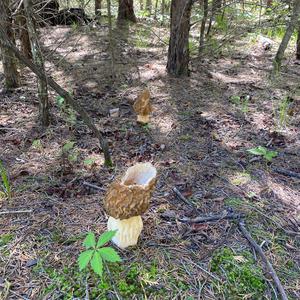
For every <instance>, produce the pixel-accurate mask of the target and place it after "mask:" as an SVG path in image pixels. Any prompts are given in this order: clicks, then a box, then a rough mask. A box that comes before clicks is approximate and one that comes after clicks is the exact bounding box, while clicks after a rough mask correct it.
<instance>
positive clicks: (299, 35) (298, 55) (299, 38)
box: [296, 24, 300, 59]
mask: <svg viewBox="0 0 300 300" xmlns="http://www.w3.org/2000/svg"><path fill="white" fill-rule="evenodd" d="M296 59H300V24H299V25H298V33H297V48H296Z"/></svg>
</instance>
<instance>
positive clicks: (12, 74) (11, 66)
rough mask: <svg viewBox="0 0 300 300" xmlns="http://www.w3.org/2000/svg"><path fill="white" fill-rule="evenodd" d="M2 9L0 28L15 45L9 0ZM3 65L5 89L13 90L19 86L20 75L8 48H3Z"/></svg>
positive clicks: (5, 0) (3, 1)
mask: <svg viewBox="0 0 300 300" xmlns="http://www.w3.org/2000/svg"><path fill="white" fill-rule="evenodd" d="M1 2H2V7H0V28H2V29H3V30H4V31H5V33H6V35H7V37H8V38H9V40H10V41H11V42H12V43H13V44H14V43H15V39H14V34H13V30H12V20H11V17H10V11H9V6H8V5H9V0H2V1H1ZM1 54H2V64H3V71H4V78H5V89H6V90H11V89H14V88H16V87H18V86H19V73H18V70H17V64H16V59H15V56H14V54H13V53H12V52H11V51H10V50H9V49H7V48H4V47H1Z"/></svg>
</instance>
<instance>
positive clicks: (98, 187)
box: [82, 181, 105, 191]
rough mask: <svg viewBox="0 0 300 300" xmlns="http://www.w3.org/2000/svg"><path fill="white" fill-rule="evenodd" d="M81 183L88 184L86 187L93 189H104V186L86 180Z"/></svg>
mask: <svg viewBox="0 0 300 300" xmlns="http://www.w3.org/2000/svg"><path fill="white" fill-rule="evenodd" d="M82 184H83V185H85V186H88V187H90V188H93V189H95V190H98V191H105V189H104V188H102V187H100V186H98V185H95V184H92V183H89V182H86V181H84V182H83V183H82Z"/></svg>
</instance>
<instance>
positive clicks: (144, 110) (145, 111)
mask: <svg viewBox="0 0 300 300" xmlns="http://www.w3.org/2000/svg"><path fill="white" fill-rule="evenodd" d="M133 108H134V111H135V112H136V113H137V114H138V115H149V114H150V113H151V112H152V106H151V104H150V92H149V90H148V89H145V90H144V91H143V92H142V93H141V94H140V95H139V96H138V98H137V99H136V101H135V102H134V104H133Z"/></svg>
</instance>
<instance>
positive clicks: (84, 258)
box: [78, 230, 121, 277]
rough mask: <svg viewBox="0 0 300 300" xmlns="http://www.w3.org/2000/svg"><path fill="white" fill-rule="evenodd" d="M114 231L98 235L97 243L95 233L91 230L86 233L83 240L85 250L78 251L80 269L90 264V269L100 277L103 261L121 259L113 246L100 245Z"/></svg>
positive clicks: (117, 260)
mask: <svg viewBox="0 0 300 300" xmlns="http://www.w3.org/2000/svg"><path fill="white" fill-rule="evenodd" d="M116 232H117V231H116V230H113V231H106V232H104V233H103V234H101V235H100V237H99V239H98V242H97V243H96V238H95V234H94V233H93V232H89V233H88V235H87V236H86V238H85V240H84V242H83V245H84V247H85V248H86V250H85V251H83V252H82V253H80V255H79V257H78V264H79V269H80V271H82V270H84V269H85V268H87V266H88V265H89V264H90V266H91V268H92V270H93V271H94V272H95V273H96V274H98V275H99V276H100V277H102V275H103V263H104V262H120V261H121V258H120V256H119V254H118V253H117V252H116V251H115V250H114V249H113V248H111V247H102V246H104V245H105V244H106V243H108V242H109V241H110V240H111V239H112V238H113V237H114V235H115V234H116Z"/></svg>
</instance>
